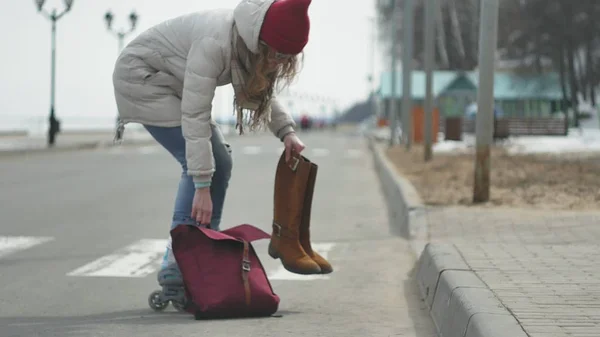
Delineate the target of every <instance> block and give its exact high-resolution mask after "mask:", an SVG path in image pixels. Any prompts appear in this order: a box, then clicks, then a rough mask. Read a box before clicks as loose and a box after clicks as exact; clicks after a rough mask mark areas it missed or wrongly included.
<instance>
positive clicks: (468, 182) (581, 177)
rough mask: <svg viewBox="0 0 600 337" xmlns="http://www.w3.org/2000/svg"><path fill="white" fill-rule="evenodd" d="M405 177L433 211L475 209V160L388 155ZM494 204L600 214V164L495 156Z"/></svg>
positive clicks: (417, 150) (419, 153) (417, 151)
mask: <svg viewBox="0 0 600 337" xmlns="http://www.w3.org/2000/svg"><path fill="white" fill-rule="evenodd" d="M386 151H387V155H388V157H389V158H390V159H391V161H392V162H393V163H394V164H395V165H396V167H397V168H398V170H399V172H400V173H401V174H402V175H403V176H404V177H406V178H407V179H408V180H410V181H411V182H412V184H413V185H414V186H415V187H416V189H417V190H418V191H419V193H420V195H421V198H422V199H423V202H425V203H426V204H428V205H444V206H450V205H463V206H464V205H473V203H472V197H473V180H474V173H473V172H474V168H475V157H474V154H446V153H434V156H433V160H431V161H430V162H428V163H425V161H424V159H423V149H422V147H413V149H412V150H411V152H407V151H406V150H405V149H404V148H402V147H401V146H398V147H394V148H391V149H387V150H386ZM491 160H492V165H491V166H492V170H491V189H490V201H489V202H488V203H486V204H483V205H479V206H482V207H494V206H505V207H520V208H522V207H525V208H543V209H563V210H565V209H567V210H591V209H600V158H598V157H589V158H580V159H572V158H570V159H568V160H567V159H560V158H556V157H552V156H539V155H537V156H534V155H519V156H515V155H508V154H507V153H506V152H505V151H503V150H502V149H499V148H494V149H493V150H492V158H491Z"/></svg>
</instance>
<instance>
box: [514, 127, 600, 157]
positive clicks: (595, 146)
mask: <svg viewBox="0 0 600 337" xmlns="http://www.w3.org/2000/svg"><path fill="white" fill-rule="evenodd" d="M506 148H507V151H508V152H509V153H511V154H533V153H549V154H559V153H570V152H600V130H599V129H570V130H569V134H568V135H567V136H565V137H562V136H521V137H510V138H509V140H508V142H507V145H506Z"/></svg>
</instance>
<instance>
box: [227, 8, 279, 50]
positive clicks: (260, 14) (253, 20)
mask: <svg viewBox="0 0 600 337" xmlns="http://www.w3.org/2000/svg"><path fill="white" fill-rule="evenodd" d="M273 2H275V0H242V1H241V2H240V3H239V4H238V5H237V6H236V7H235V9H234V10H233V19H234V21H235V24H236V26H237V30H238V33H239V34H240V36H241V37H242V39H243V40H244V43H246V46H247V47H248V49H249V50H250V51H251V52H252V53H254V54H256V53H258V41H259V36H260V29H261V27H262V24H263V20H264V18H265V14H267V10H268V9H269V7H271V4H273Z"/></svg>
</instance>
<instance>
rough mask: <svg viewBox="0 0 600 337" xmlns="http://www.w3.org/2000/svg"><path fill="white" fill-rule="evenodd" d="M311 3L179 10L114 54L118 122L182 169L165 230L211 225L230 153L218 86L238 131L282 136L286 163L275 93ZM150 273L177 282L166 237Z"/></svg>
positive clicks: (283, 123)
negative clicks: (230, 93)
mask: <svg viewBox="0 0 600 337" xmlns="http://www.w3.org/2000/svg"><path fill="white" fill-rule="evenodd" d="M310 3H311V0H278V1H274V0H242V1H241V2H240V3H239V4H238V5H237V6H236V7H235V9H211V10H204V11H200V12H195V13H191V14H186V15H183V16H179V17H176V18H173V19H170V20H168V21H165V22H163V23H160V24H158V25H156V26H154V27H152V28H150V29H148V30H147V31H145V32H143V33H142V34H140V35H139V36H138V37H137V38H135V39H134V40H133V41H132V42H131V43H129V45H128V46H127V47H126V48H125V49H124V50H123V52H122V53H121V55H120V56H119V58H118V60H117V62H116V65H115V69H114V74H113V84H114V89H115V97H116V102H117V106H118V110H119V119H120V123H119V129H120V130H121V132H122V131H123V129H124V125H125V124H126V123H131V122H134V123H140V124H142V125H144V127H145V128H146V130H148V132H149V133H150V134H151V135H152V136H153V137H154V139H156V141H157V142H158V143H160V144H161V145H162V146H163V147H164V148H165V149H166V150H167V151H168V152H169V153H171V155H172V156H173V157H174V158H175V159H176V160H177V161H178V162H179V164H180V165H181V168H182V170H183V172H182V174H181V180H180V182H179V186H178V188H177V193H176V197H175V206H174V210H173V220H172V223H171V229H172V228H174V227H175V226H177V225H180V224H190V225H197V224H200V225H209V224H210V227H211V228H212V229H215V230H219V226H220V222H221V214H222V211H223V204H224V201H225V195H226V192H227V188H228V185H229V179H230V177H231V169H232V160H231V148H230V146H229V144H228V143H227V142H226V141H225V139H224V136H223V134H222V133H221V131H220V129H219V127H218V125H217V124H216V123H215V122H214V120H213V118H212V115H211V110H212V105H211V104H212V100H213V97H214V95H215V88H216V87H217V86H224V85H227V84H230V83H231V85H232V87H233V89H234V93H235V98H234V105H235V110H236V115H237V123H236V128H237V129H239V133H240V134H242V133H243V126H242V125H243V123H242V122H243V120H246V121H245V122H246V123H248V124H249V129H250V130H253V129H256V128H258V127H261V126H267V127H268V128H269V129H270V131H271V132H272V133H273V134H274V135H275V136H276V137H277V138H279V139H280V140H281V141H282V142H283V143H284V146H285V150H286V160H289V158H290V156H291V152H292V151H295V152H297V153H300V152H301V151H302V150H303V149H304V147H305V146H304V144H303V143H302V142H301V141H300V139H299V138H298V137H297V136H296V133H295V131H294V127H295V126H296V125H295V123H294V121H293V119H292V118H291V116H290V115H289V114H288V113H287V112H286V111H284V108H283V106H282V105H281V104H280V103H279V102H278V101H277V100H276V99H275V95H274V90H275V85H276V84H278V83H280V82H281V81H285V84H289V83H290V81H292V80H293V79H294V77H295V76H296V75H297V73H298V70H297V65H298V63H299V60H300V56H301V53H302V51H303V49H304V47H305V45H306V44H307V42H308V36H309V28H310V23H309V17H308V7H309V5H310ZM244 114H246V116H244ZM245 117H247V118H245ZM120 135H121V133H120V132H117V137H116V138H117V139H119V138H120ZM274 164H275V163H274ZM244 173H245V174H247V175H248V177H249V178H250V177H251V175H252V174H255V173H254V172H242V174H244ZM263 173H264V172H263ZM259 174H261V173H260V172H259ZM157 278H158V283H159V284H160V285H162V286H163V291H164V290H165V289H166V288H165V287H167V288H169V289H172V288H173V287H176V288H177V287H178V288H177V289H183V281H182V279H181V275H180V272H179V269H178V266H177V264H176V262H175V259H174V257H173V252H172V250H171V247H170V243H169V245H168V247H167V250H166V252H165V255H164V258H163V262H162V266H161V270H160V271H159V273H158V276H157Z"/></svg>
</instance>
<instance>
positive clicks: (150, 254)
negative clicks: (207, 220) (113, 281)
mask: <svg viewBox="0 0 600 337" xmlns="http://www.w3.org/2000/svg"><path fill="white" fill-rule="evenodd" d="M167 242H168V240H161V239H142V240H139V241H137V242H135V243H133V244H131V245H129V246H127V247H125V248H122V249H120V250H117V251H115V252H114V253H112V254H110V255H105V256H103V257H101V258H99V259H97V260H95V261H93V262H90V263H88V264H86V265H84V266H82V267H80V268H77V269H75V270H73V271H71V272H69V273H68V274H67V275H68V276H96V277H145V276H148V275H150V274H152V273H153V272H155V271H157V270H158V269H159V268H160V261H161V259H162V256H163V254H164V253H165V249H166V246H167Z"/></svg>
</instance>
